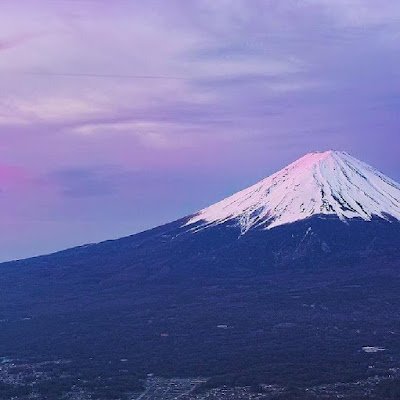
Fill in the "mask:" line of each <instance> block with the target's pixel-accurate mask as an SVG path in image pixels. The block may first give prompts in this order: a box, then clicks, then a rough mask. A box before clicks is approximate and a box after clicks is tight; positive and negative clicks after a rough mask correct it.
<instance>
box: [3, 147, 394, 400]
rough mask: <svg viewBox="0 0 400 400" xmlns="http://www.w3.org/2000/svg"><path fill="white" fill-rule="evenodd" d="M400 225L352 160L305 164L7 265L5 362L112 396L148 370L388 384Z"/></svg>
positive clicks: (296, 382) (304, 382)
mask: <svg viewBox="0 0 400 400" xmlns="http://www.w3.org/2000/svg"><path fill="white" fill-rule="evenodd" d="M399 219H400V186H399V184H398V183H396V182H394V181H393V180H391V179H390V178H388V177H386V176H385V175H383V174H382V173H380V172H378V171H377V170H376V169H374V168H372V167H370V166H368V165H367V164H365V163H363V162H361V161H358V160H356V159H355V158H353V157H351V156H350V155H348V154H347V153H343V152H336V151H328V152H320V153H311V154H308V155H306V156H304V157H302V158H301V159H299V160H297V161H295V162H294V163H292V164H290V165H289V166H287V167H286V168H284V169H282V170H281V171H279V172H277V173H276V174H274V175H272V176H270V177H268V178H266V179H263V180H262V181H260V182H259V183H257V184H255V185H253V186H251V187H249V188H248V189H245V190H243V191H241V192H238V193H236V194H234V195H232V196H230V197H228V198H226V199H225V200H222V201H221V202H219V203H216V204H214V205H211V206H210V207H207V208H205V209H203V210H201V211H199V212H198V213H195V214H193V215H190V216H187V217H185V218H182V219H180V220H177V221H174V222H171V223H169V224H166V225H163V226H159V227H156V228H154V229H151V230H148V231H145V232H142V233H139V234H135V235H132V236H129V237H125V238H121V239H118V240H111V241H106V242H103V243H98V244H90V245H85V246H81V247H77V248H73V249H68V250H64V251H61V252H58V253H55V254H50V255H46V256H41V257H36V258H31V259H27V260H20V261H15V262H10V263H4V264H1V265H0V288H1V291H0V324H1V329H0V356H4V357H8V358H11V359H24V360H30V362H43V361H46V360H68V363H65V364H63V363H62V364H59V365H60V366H59V367H58V368H60V371H59V372H58V373H57V376H64V377H68V379H67V381H66V382H68V383H65V380H63V379H61V378H57V377H54V379H55V380H56V383H57V387H58V386H60V387H66V386H68V385H71V384H77V382H78V383H79V382H81V383H80V385H83V383H82V382H85V387H88V388H90V389H91V390H100V389H99V388H100V387H101V388H102V389H104V390H105V388H110V387H112V388H113V389H112V390H114V392H115V391H118V390H125V391H127V390H133V389H134V388H136V387H138V386H140V384H141V382H142V381H141V379H143V378H145V377H146V374H148V373H152V374H155V375H156V376H165V377H188V376H189V377H196V376H202V377H207V378H209V380H208V382H207V385H209V386H220V385H236V386H240V385H246V384H258V383H266V384H278V385H282V386H285V387H288V386H294V387H312V386H313V385H317V384H326V383H332V384H335V383H337V382H353V381H354V382H355V381H366V382H369V381H368V378H370V377H371V376H378V377H385V376H386V377H387V376H388V374H393V371H394V369H396V368H398V367H399V365H400V341H399V340H398V337H399V335H400V325H399V322H398V321H399V320H398V315H399V313H400V290H399V289H400V252H399V249H400V222H399ZM363 348H366V349H370V348H373V349H374V348H380V349H384V350H382V351H376V352H373V351H368V352H366V351H364V350H363ZM121 360H123V361H121ZM390 371H392V372H390ZM60 379H61V380H60ZM52 383H53V384H55V381H54V380H53V381H52ZM63 385H64V386H63ZM121 388H122V389H121ZM60 390H61V389H60ZM42 398H44V397H42ZM49 398H52V399H53V398H56V397H55V396H54V395H53V397H49ZM106 398H108V397H106ZM109 398H112V397H109ZM353 398H354V397H353ZM381 398H382V397H381Z"/></svg>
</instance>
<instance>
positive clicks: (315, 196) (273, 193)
mask: <svg viewBox="0 0 400 400" xmlns="http://www.w3.org/2000/svg"><path fill="white" fill-rule="evenodd" d="M318 214H319V215H320V214H325V215H336V216H338V217H339V218H340V219H342V220H344V219H349V218H362V219H363V220H366V221H369V220H371V219H372V218H373V217H374V216H375V217H380V218H387V217H388V216H392V217H394V218H396V219H398V220H400V185H399V184H398V183H396V182H395V181H393V180H392V179H390V178H388V177H386V176H385V175H383V174H382V173H380V172H379V171H377V170H376V169H375V168H373V167H371V166H369V165H367V164H365V163H363V162H361V161H359V160H357V159H355V158H354V157H351V156H350V155H349V154H347V153H345V152H341V151H325V152H314V153H309V154H306V155H305V156H303V157H301V158H300V159H298V160H297V161H295V162H293V163H292V164H290V165H288V166H287V167H285V168H283V169H282V170H280V171H278V172H276V173H275V174H273V175H271V176H269V177H268V178H265V179H263V180H261V181H260V182H258V183H256V184H255V185H253V186H251V187H249V188H247V189H244V190H242V191H240V192H238V193H235V194H234V195H232V196H230V197H227V198H226V199H224V200H222V201H220V202H218V203H215V204H213V205H211V206H210V207H207V208H205V209H203V210H201V211H199V212H198V213H197V214H195V215H194V216H192V217H191V218H190V219H189V221H188V222H187V223H186V225H192V224H195V223H196V228H195V229H196V230H197V229H202V228H206V227H209V226H213V225H216V224H221V223H225V222H228V221H229V222H234V223H235V224H238V225H239V226H240V228H241V230H242V233H245V232H247V231H248V230H249V229H251V228H253V227H261V228H266V229H271V228H274V227H276V226H279V225H283V224H288V223H292V222H295V221H299V220H303V219H306V218H308V217H311V216H313V215H318ZM197 223H198V224H197Z"/></svg>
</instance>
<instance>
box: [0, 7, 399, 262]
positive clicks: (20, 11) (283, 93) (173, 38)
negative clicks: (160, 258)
mask: <svg viewBox="0 0 400 400" xmlns="http://www.w3.org/2000/svg"><path fill="white" fill-rule="evenodd" d="M0 82H1V86H0V88H1V97H0V132H1V133H0V189H1V191H0V202H1V207H0V220H1V223H2V229H1V232H0V260H6V259H12V258H20V257H26V256H30V255H36V254H40V253H44V252H49V251H52V250H56V249H61V248H64V247H68V246H72V245H77V244H81V243H85V242H91V241H99V240H102V239H106V238H113V237H118V236H122V235H126V234H131V233H134V232H137V231H140V230H143V229H145V228H149V227H152V226H155V225H158V224H160V223H162V222H167V221H170V220H173V219H176V218H178V217H181V216H183V215H186V214H189V213H191V212H193V211H195V210H197V209H199V208H201V207H203V206H206V205H208V204H209V203H212V202H214V201H216V200H219V199H221V198H222V197H224V196H226V195H228V194H231V193H232V192H234V191H236V190H238V189H241V188H243V187H245V186H248V185H250V184H252V183H254V182H255V181H257V180H258V179H260V178H262V177H264V176H267V175H269V174H270V173H272V172H274V171H275V170H277V169H279V168H281V167H283V166H284V165H286V164H287V163H289V162H290V161H293V160H294V159H296V158H298V157H299V156H301V155H302V154H303V153H306V152H308V151H312V150H324V149H330V148H333V149H338V150H346V151H348V152H350V153H351V154H352V155H353V156H355V157H358V158H360V159H362V160H364V161H366V162H368V163H370V164H372V165H374V166H375V167H377V168H378V169H380V170H382V171H383V172H385V173H386V174H388V175H389V176H391V177H392V178H394V179H396V180H400V168H399V148H400V139H399V133H400V132H399V127H400V121H399V118H400V112H399V110H400V2H399V1H398V0H381V1H375V0H334V1H333V0H304V1H297V0H296V1H294V0H293V1H291V0H284V1H281V0H273V1H269V0H261V1H258V0H252V1H248V0H243V1H235V0H229V1H225V0H197V1H190V0H180V1H173V0H168V1H151V0H150V1H133V0H132V1H129V0H113V1H100V0H97V1H95V0H69V1H67V0H64V1H63V0H47V1H46V0H43V1H41V0H36V1H33V0H32V1H29V0H26V1H23V2H22V1H18V2H17V1H15V0H10V1H8V0H2V2H1V6H0Z"/></svg>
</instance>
